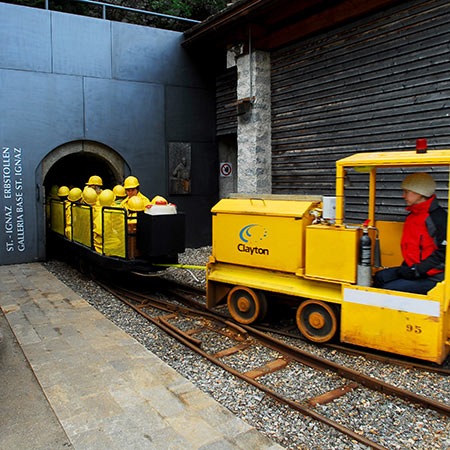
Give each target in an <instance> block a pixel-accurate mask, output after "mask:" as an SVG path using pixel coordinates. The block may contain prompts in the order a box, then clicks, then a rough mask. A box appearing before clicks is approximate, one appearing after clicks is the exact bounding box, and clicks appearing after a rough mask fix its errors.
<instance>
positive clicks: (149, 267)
mask: <svg viewBox="0 0 450 450" xmlns="http://www.w3.org/2000/svg"><path fill="white" fill-rule="evenodd" d="M48 206H49V210H48V215H49V216H48V221H49V234H48V239H47V241H48V244H49V247H50V250H51V251H52V253H56V254H57V255H59V256H60V257H63V258H65V259H69V260H70V262H71V263H73V264H74V265H78V266H79V267H81V268H87V267H98V268H102V269H103V270H105V271H112V272H117V273H122V274H123V273H130V272H134V273H141V274H148V273H149V272H155V271H157V270H161V266H158V264H176V263H177V262H178V253H182V252H184V250H185V216H184V214H183V213H180V212H178V213H176V214H173V207H172V210H171V211H170V214H164V212H163V213H162V214H159V215H150V214H146V213H145V212H137V213H135V214H136V215H137V217H136V218H135V219H134V220H131V221H130V220H129V219H128V217H127V211H126V209H124V208H119V207H103V208H101V209H100V211H99V212H98V214H102V221H101V223H102V243H101V252H100V251H96V250H95V246H94V233H93V226H92V224H93V219H94V215H95V214H96V213H97V211H98V210H97V211H95V210H94V208H95V207H94V208H93V207H92V206H89V205H86V204H82V203H72V204H69V205H68V207H69V208H70V210H71V224H70V226H67V224H66V213H65V208H66V206H67V203H65V202H63V201H60V200H56V199H51V200H49V202H48ZM160 208H163V207H160ZM154 209H155V208H154ZM68 229H70V232H68Z"/></svg>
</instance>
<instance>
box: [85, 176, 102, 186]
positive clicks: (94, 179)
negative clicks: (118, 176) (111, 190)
mask: <svg viewBox="0 0 450 450" xmlns="http://www.w3.org/2000/svg"><path fill="white" fill-rule="evenodd" d="M86 186H103V180H102V179H101V178H100V177H99V176H98V175H92V176H91V177H90V178H89V180H88V182H87V183H86Z"/></svg>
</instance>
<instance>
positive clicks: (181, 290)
mask: <svg viewBox="0 0 450 450" xmlns="http://www.w3.org/2000/svg"><path fill="white" fill-rule="evenodd" d="M171 284H173V287H169V288H166V289H165V290H164V289H163V290H164V291H165V292H166V293H168V294H171V295H174V296H176V297H177V299H178V300H179V301H181V302H184V303H185V304H187V305H192V306H193V307H197V308H200V309H203V310H205V311H207V309H206V307H205V305H204V304H203V303H201V302H199V301H196V300H193V297H198V296H202V297H204V296H205V295H206V293H205V290H204V289H200V288H195V287H192V286H188V285H182V284H179V283H171ZM223 307H224V308H225V305H223ZM223 317H228V316H226V315H225V314H224V315H223ZM230 320H231V319H230ZM253 328H255V329H257V330H260V331H263V332H266V333H272V334H277V335H280V336H285V337H289V338H292V339H297V340H301V341H303V342H307V343H308V344H311V342H310V341H308V340H307V339H305V338H303V337H302V336H301V335H300V334H299V333H298V332H297V333H295V332H292V329H294V330H297V326H296V325H293V326H292V328H288V329H282V328H281V329H280V328H274V327H270V326H267V325H255V326H253ZM320 345H321V346H322V347H327V348H331V349H333V350H337V351H340V352H342V353H346V354H349V355H354V356H363V357H364V358H368V359H374V360H377V361H381V362H384V363H388V364H395V365H399V366H403V367H406V368H409V369H419V370H426V371H428V372H434V373H437V374H439V375H443V376H450V369H446V368H444V367H441V366H438V365H436V364H433V363H424V362H423V361H418V360H413V359H411V358H407V357H395V356H392V355H388V354H383V353H382V352H376V351H371V350H370V349H367V348H364V349H360V348H357V347H354V346H350V345H345V344H343V345H342V344H336V343H325V344H320Z"/></svg>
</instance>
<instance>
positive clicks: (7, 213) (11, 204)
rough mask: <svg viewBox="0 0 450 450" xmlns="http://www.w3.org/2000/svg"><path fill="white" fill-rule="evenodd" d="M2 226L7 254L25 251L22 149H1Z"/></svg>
mask: <svg viewBox="0 0 450 450" xmlns="http://www.w3.org/2000/svg"><path fill="white" fill-rule="evenodd" d="M1 195H2V197H3V214H2V215H3V226H2V232H3V233H5V237H6V239H5V246H6V251H7V252H23V251H25V221H24V210H23V167H22V149H21V148H17V147H2V192H1Z"/></svg>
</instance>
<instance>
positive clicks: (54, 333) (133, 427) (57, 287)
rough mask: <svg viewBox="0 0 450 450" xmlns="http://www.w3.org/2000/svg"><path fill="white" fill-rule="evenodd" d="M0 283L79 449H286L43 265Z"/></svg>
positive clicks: (21, 269)
mask: <svg viewBox="0 0 450 450" xmlns="http://www.w3.org/2000/svg"><path fill="white" fill-rule="evenodd" d="M0 285H1V286H2V293H1V297H0V307H1V308H2V310H3V312H4V314H5V316H6V318H7V320H8V322H9V325H10V326H11V328H12V330H13V332H14V334H15V336H16V338H17V340H18V342H19V344H20V346H21V348H22V350H23V352H24V354H25V357H26V358H27V360H28V362H29V363H30V365H31V368H32V369H33V371H34V373H35V375H36V378H37V380H38V382H39V384H40V385H41V387H42V390H43V392H44V394H45V396H46V397H47V399H48V402H49V403H50V405H51V407H52V408H53V411H54V412H55V414H56V417H57V418H58V420H59V422H60V423H61V425H62V427H63V429H64V431H65V433H66V434H67V436H68V438H69V440H70V442H71V444H72V445H73V448H75V449H93V450H96V449H99V450H100V449H108V450H115V449H127V448H129V449H183V450H185V449H204V450H206V449H246V450H249V449H258V450H259V449H271V450H272V449H273V450H275V449H280V448H282V447H280V446H279V445H277V444H275V443H273V442H272V441H271V440H269V439H268V438H267V437H265V436H264V435H262V434H260V433H259V432H257V431H256V430H255V429H254V428H253V427H251V426H250V425H248V424H246V423H245V422H244V421H242V420H241V419H239V418H237V417H235V416H234V415H233V414H232V413H231V412H230V411H228V410H227V409H226V408H224V407H222V406H221V405H220V404H219V403H217V402H216V401H215V400H214V399H212V398H211V397H210V396H208V395H207V394H205V393H203V392H202V391H200V390H199V389H198V388H197V387H195V386H194V385H193V384H192V383H191V382H189V381H188V380H186V379H185V378H184V377H182V376H181V375H180V374H178V373H177V372H176V371H175V370H173V369H172V368H171V367H169V366H168V365H166V364H165V363H163V362H162V361H161V360H160V359H159V358H157V357H156V356H155V355H154V354H152V353H151V352H149V351H148V350H147V349H145V348H144V347H143V346H142V345H141V344H139V343H138V342H137V341H135V340H134V339H133V338H132V337H130V336H128V335H127V334H126V333H125V332H123V331H122V330H121V329H119V328H118V327H117V326H116V325H114V324H113V323H112V322H110V321H109V320H108V319H106V318H105V317H104V316H103V315H102V314H100V313H99V312H98V311H97V310H96V309H94V308H93V307H91V306H90V305H89V304H88V303H87V302H86V301H85V300H83V299H82V298H81V297H79V296H78V295H77V294H75V293H74V292H73V291H72V290H70V289H69V288H68V287H67V286H65V285H64V284H63V283H62V282H60V281H59V280H57V279H56V278H55V277H54V276H53V275H52V274H50V273H49V272H48V271H47V270H46V269H45V268H44V267H43V266H42V265H40V264H39V263H32V264H21V265H12V266H0ZM43 432H44V430H43ZM0 448H2V435H1V433H0Z"/></svg>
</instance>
